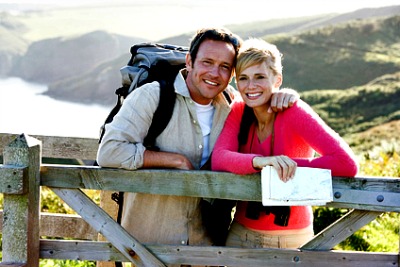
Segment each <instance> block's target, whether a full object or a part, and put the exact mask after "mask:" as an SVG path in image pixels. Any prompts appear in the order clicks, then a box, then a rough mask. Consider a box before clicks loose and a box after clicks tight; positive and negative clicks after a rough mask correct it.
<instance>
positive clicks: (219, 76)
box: [186, 40, 235, 105]
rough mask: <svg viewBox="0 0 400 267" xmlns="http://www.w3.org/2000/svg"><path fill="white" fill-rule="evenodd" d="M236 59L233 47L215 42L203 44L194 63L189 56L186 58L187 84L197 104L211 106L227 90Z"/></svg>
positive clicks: (221, 42) (210, 41) (206, 41)
mask: <svg viewBox="0 0 400 267" xmlns="http://www.w3.org/2000/svg"><path fill="white" fill-rule="evenodd" d="M234 59H235V49H234V47H233V45H231V44H229V43H226V42H223V41H214V40H205V41H204V42H203V43H201V45H200V47H199V50H198V52H197V56H196V60H195V62H194V63H192V59H191V57H190V55H189V54H188V55H187V56H186V68H187V70H188V72H189V73H188V76H187V78H186V84H187V86H188V88H189V92H190V96H191V97H192V99H193V100H194V101H195V102H196V103H199V104H203V105H206V104H209V103H210V102H211V100H212V99H214V97H216V96H217V95H218V94H219V93H221V92H222V91H223V90H225V88H226V87H227V86H228V83H229V82H230V80H231V78H232V70H233V67H234V66H233V62H234Z"/></svg>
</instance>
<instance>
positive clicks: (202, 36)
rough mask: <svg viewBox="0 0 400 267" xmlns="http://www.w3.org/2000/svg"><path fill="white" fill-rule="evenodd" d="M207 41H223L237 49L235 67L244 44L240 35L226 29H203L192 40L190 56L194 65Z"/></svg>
mask: <svg viewBox="0 0 400 267" xmlns="http://www.w3.org/2000/svg"><path fill="white" fill-rule="evenodd" d="M205 40H213V41H222V42H225V43H228V44H231V45H233V48H234V49H235V61H234V65H233V66H235V64H236V57H237V55H238V52H239V48H240V46H241V44H242V39H241V38H240V37H239V36H238V35H236V34H234V33H232V32H231V31H229V30H228V29H225V28H203V29H200V30H198V31H197V33H196V34H195V36H194V37H193V38H192V41H191V43H190V47H189V54H190V57H191V59H192V63H194V61H195V59H196V56H197V52H198V51H199V47H200V45H201V43H203V42H204V41H205Z"/></svg>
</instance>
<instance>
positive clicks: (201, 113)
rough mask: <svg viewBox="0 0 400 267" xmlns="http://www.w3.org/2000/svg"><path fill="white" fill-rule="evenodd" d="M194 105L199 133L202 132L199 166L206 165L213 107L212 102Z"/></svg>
mask: <svg viewBox="0 0 400 267" xmlns="http://www.w3.org/2000/svg"><path fill="white" fill-rule="evenodd" d="M195 104H196V112H197V119H198V120H199V124H200V127H201V131H202V132H203V144H204V147H203V155H202V158H201V166H203V164H204V163H206V161H207V159H208V155H209V150H210V149H209V141H210V133H211V127H212V121H213V117H214V110H215V108H214V106H213V105H212V102H211V103H210V104H208V105H200V104H198V103H195Z"/></svg>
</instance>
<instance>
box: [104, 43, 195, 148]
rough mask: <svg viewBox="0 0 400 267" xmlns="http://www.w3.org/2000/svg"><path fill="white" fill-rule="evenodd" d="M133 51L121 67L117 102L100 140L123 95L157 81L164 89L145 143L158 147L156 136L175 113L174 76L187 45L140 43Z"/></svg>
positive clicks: (181, 61) (183, 62)
mask: <svg viewBox="0 0 400 267" xmlns="http://www.w3.org/2000/svg"><path fill="white" fill-rule="evenodd" d="M130 52H131V59H130V60H129V61H128V63H127V64H126V66H124V67H122V68H121V70H120V72H121V76H122V87H120V88H118V89H117V90H116V91H115V94H116V95H117V103H116V104H115V106H114V108H113V109H112V110H111V112H110V114H109V115H108V117H107V118H106V120H105V122H104V124H103V126H102V127H101V130H100V139H99V143H100V142H101V140H102V139H103V136H104V133H105V125H106V124H108V123H110V122H112V120H113V118H114V116H115V115H116V114H117V113H118V111H119V110H120V108H121V106H122V102H123V101H124V99H125V98H126V97H127V96H128V95H129V94H130V93H131V92H132V91H133V90H135V89H136V88H138V87H140V86H142V85H143V84H145V83H150V82H153V81H158V82H159V83H160V89H161V90H160V101H159V106H158V107H157V109H156V112H155V113H154V117H153V122H152V124H151V126H150V128H149V133H148V135H147V137H146V139H145V140H144V145H145V146H146V147H147V148H148V149H156V148H155V147H154V142H155V139H156V138H157V136H158V135H159V134H161V133H162V131H163V130H164V129H165V127H166V126H167V125H168V122H169V120H170V119H171V116H172V112H173V108H174V104H175V98H176V97H175V90H174V80H175V77H176V75H177V74H178V72H179V70H181V69H183V68H184V67H185V57H186V54H187V52H188V48H186V47H181V46H175V45H169V44H157V43H140V44H136V45H134V46H132V47H131V50H130Z"/></svg>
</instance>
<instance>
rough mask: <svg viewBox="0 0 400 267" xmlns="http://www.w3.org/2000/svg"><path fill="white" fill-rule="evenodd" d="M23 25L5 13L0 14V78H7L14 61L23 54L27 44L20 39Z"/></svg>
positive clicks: (23, 30) (23, 29) (23, 28)
mask: <svg viewBox="0 0 400 267" xmlns="http://www.w3.org/2000/svg"><path fill="white" fill-rule="evenodd" d="M25 31H27V28H26V27H25V25H24V24H22V23H20V22H19V21H18V20H16V19H15V18H13V17H12V16H10V15H9V14H7V13H0V40H1V41H0V77H5V76H9V71H10V70H11V68H12V66H13V64H14V61H15V60H16V58H17V57H19V56H22V55H24V54H25V52H26V50H27V49H28V46H29V42H28V41H27V40H25V39H24V38H22V37H21V34H22V33H24V32H25Z"/></svg>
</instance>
